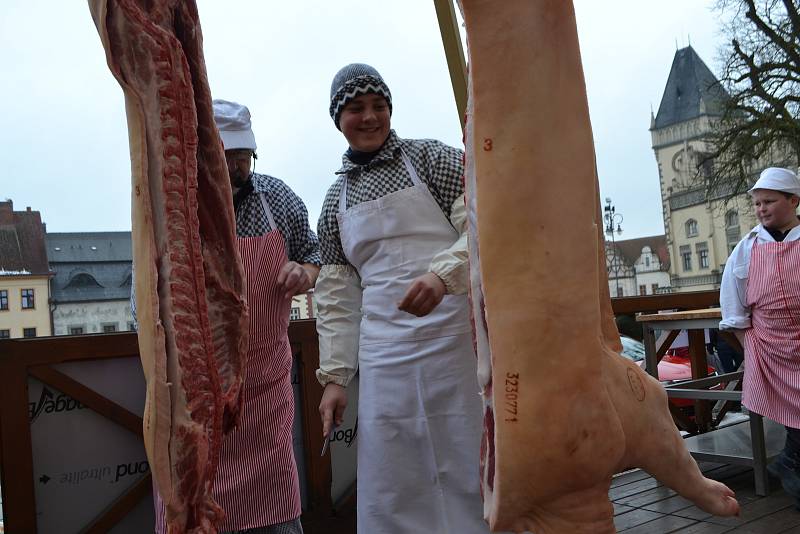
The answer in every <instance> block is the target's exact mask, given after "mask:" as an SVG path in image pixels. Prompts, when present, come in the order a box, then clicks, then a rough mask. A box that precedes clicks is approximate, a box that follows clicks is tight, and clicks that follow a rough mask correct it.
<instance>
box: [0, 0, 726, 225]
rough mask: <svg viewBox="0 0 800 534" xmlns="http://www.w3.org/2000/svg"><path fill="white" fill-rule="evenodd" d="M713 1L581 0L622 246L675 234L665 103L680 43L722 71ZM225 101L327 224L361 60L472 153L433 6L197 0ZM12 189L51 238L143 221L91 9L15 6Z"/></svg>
mask: <svg viewBox="0 0 800 534" xmlns="http://www.w3.org/2000/svg"><path fill="white" fill-rule="evenodd" d="M711 4H713V0H671V1H669V2H665V1H662V0H609V1H605V2H599V1H597V0H575V6H576V11H577V16H578V31H579V35H580V41H581V50H582V55H583V66H584V70H585V73H586V80H587V86H588V87H587V91H588V96H589V107H590V111H591V117H592V123H593V128H594V138H595V144H596V150H597V157H598V167H599V176H600V190H601V197H611V198H612V199H613V201H614V203H615V205H616V209H617V212H619V213H622V214H623V215H624V217H625V220H624V222H623V224H622V226H623V230H624V233H623V234H622V238H623V239H628V238H634V237H642V236H647V235H654V234H661V233H663V231H664V228H663V222H662V217H661V204H660V194H659V188H658V171H657V167H656V162H655V157H654V155H653V151H652V148H651V139H650V132H649V131H648V128H649V126H650V109H651V107H652V108H653V109H654V110H655V111H657V110H658V104H659V102H660V100H661V96H662V93H663V90H664V85H665V84H666V81H667V75H668V74H669V69H670V65H671V64H672V58H673V56H674V54H675V50H676V45H677V46H680V47H682V46H686V45H687V44H688V43H689V40H691V44H692V46H693V47H694V48H695V50H697V52H698V54H699V55H700V57H701V58H702V59H703V60H704V61H705V62H706V64H708V66H709V67H710V68H711V70H712V71H714V72H717V66H718V64H717V59H716V58H717V50H718V48H719V45H720V44H721V39H722V38H721V36H720V34H719V27H718V17H716V16H715V14H714V13H713V12H712V11H711V10H710V6H711ZM198 8H199V12H200V20H201V23H202V28H203V34H204V39H205V59H206V65H207V68H208V73H209V79H210V83H211V92H212V95H213V97H214V98H224V99H227V100H234V101H238V102H241V103H244V104H246V105H248V106H249V108H250V110H251V113H252V115H253V130H254V132H255V135H256V140H257V143H258V145H259V150H258V152H259V160H258V162H257V166H256V171H258V172H265V173H268V174H272V175H274V176H277V177H279V178H281V179H283V180H284V181H286V182H287V183H288V184H289V185H290V186H291V187H292V188H293V189H294V190H295V191H296V192H297V193H298V194H299V195H300V196H301V198H303V200H304V201H305V202H306V205H307V206H308V208H309V212H310V219H311V224H312V227H314V228H315V227H316V221H317V217H318V215H319V210H320V208H321V204H322V199H323V198H324V194H325V191H326V190H327V188H328V186H329V185H330V184H331V183H332V180H333V171H335V170H336V169H338V167H339V164H340V161H341V154H342V152H343V151H344V150H345V149H346V147H347V145H346V142H345V140H344V137H342V135H341V133H339V131H338V130H336V128H335V127H334V126H333V122H332V121H331V119H330V117H329V115H328V103H329V101H328V98H329V90H330V82H331V79H332V78H333V75H334V74H335V73H336V71H337V70H338V69H339V68H340V67H341V66H343V65H345V64H347V63H350V62H365V63H369V64H371V65H373V66H374V67H376V68H377V69H378V70H379V71H380V72H381V74H382V75H383V77H384V79H385V80H386V82H387V83H388V85H389V87H390V88H391V91H392V95H393V105H394V114H393V117H392V126H393V127H394V128H395V129H396V130H397V132H398V134H399V135H400V136H401V137H410V138H415V137H416V138H419V137H430V138H437V139H441V140H442V141H444V142H446V143H448V144H451V145H454V146H462V143H461V129H460V125H459V120H458V114H457V112H456V107H455V101H454V99H453V96H452V89H451V86H450V80H449V75H448V71H447V64H446V60H445V56H444V51H443V48H442V44H441V37H440V34H439V30H438V26H437V22H436V14H435V10H434V5H433V2H432V0H402V1H388V0H373V1H366V0H337V1H334V2H331V1H323V0H314V1H303V0H293V1H291V2H277V1H267V0H252V1H244V0H225V1H220V0H198ZM0 65H2V69H3V72H2V81H0V102H2V125H3V127H2V128H1V129H0V198H10V199H12V200H13V201H14V208H15V209H16V210H24V209H25V207H26V206H30V207H31V208H32V209H34V210H38V211H40V212H41V213H42V219H43V220H44V221H45V222H46V223H47V229H48V231H51V232H79V231H80V232H82V231H111V230H129V229H130V159H129V152H128V138H127V125H126V121H125V111H124V103H123V97H122V90H121V89H120V87H119V85H118V84H117V82H116V81H115V80H114V78H113V77H112V76H111V73H110V72H109V70H108V67H107V66H106V64H105V57H104V55H103V50H102V46H101V44H100V40H99V37H98V36H97V32H96V30H95V28H94V25H93V23H92V20H91V16H90V14H89V10H88V7H87V5H86V3H85V2H82V1H76V0H70V1H62V0H3V1H2V5H0Z"/></svg>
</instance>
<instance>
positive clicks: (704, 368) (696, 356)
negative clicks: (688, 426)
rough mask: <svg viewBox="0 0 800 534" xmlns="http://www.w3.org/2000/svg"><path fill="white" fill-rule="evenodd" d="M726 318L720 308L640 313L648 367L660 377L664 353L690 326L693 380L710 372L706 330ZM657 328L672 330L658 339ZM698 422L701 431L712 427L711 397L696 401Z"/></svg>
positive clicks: (696, 418) (716, 326)
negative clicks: (659, 363) (706, 399)
mask: <svg viewBox="0 0 800 534" xmlns="http://www.w3.org/2000/svg"><path fill="white" fill-rule="evenodd" d="M721 318H722V315H721V314H720V309H719V308H708V309H703V310H689V311H680V312H669V313H653V314H648V315H639V316H638V317H637V318H636V320H637V321H639V322H640V323H642V333H643V335H644V352H645V365H646V370H647V372H648V373H650V375H652V376H653V377H655V378H658V362H660V361H661V358H663V357H664V354H665V353H666V352H667V349H669V347H670V345H672V342H673V341H675V338H677V337H678V334H680V331H681V330H686V333H687V334H688V337H689V361H690V362H691V366H692V380H697V379H700V378H705V377H706V376H708V360H707V358H706V340H705V330H706V329H709V328H718V327H719V321H720V319H721ZM655 330H663V331H666V332H669V333H668V334H666V336H662V337H661V338H660V339H659V340H658V341H659V342H660V343H657V341H656V337H655ZM695 423H696V425H697V428H698V430H699V431H700V432H706V431H708V430H710V427H711V405H710V403H709V402H708V401H703V400H697V401H696V402H695Z"/></svg>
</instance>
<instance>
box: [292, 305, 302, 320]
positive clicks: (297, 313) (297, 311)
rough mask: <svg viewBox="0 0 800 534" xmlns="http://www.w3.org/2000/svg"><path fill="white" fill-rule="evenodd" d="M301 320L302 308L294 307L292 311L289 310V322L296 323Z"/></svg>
mask: <svg viewBox="0 0 800 534" xmlns="http://www.w3.org/2000/svg"><path fill="white" fill-rule="evenodd" d="M299 318H300V308H296V307H294V306H292V309H291V310H289V320H290V321H296V320H297V319H299Z"/></svg>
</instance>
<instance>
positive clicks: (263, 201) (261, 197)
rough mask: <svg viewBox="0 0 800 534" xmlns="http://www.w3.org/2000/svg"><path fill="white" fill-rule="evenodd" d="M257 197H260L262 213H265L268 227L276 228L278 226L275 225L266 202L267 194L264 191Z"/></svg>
mask: <svg viewBox="0 0 800 534" xmlns="http://www.w3.org/2000/svg"><path fill="white" fill-rule="evenodd" d="M258 198H260V199H261V205H262V206H264V213H266V214H267V221H269V229H270V231H271V230H277V229H278V227H277V226H276V225H275V219H274V218H273V217H272V210H271V209H269V204H268V203H267V195H266V193H260V194H259V195H258Z"/></svg>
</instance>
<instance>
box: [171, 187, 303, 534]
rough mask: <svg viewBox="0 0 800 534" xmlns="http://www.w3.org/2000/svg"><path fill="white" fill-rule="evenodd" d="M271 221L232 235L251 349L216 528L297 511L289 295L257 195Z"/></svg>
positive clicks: (221, 470)
mask: <svg viewBox="0 0 800 534" xmlns="http://www.w3.org/2000/svg"><path fill="white" fill-rule="evenodd" d="M261 202H262V205H263V206H264V210H265V211H266V214H267V218H268V220H269V223H270V227H271V228H273V230H272V231H271V232H269V233H267V234H265V235H262V236H258V237H243V238H241V237H240V238H237V239H236V242H237V245H238V247H239V253H240V254H241V257H242V263H243V265H244V272H245V277H246V279H247V303H248V306H249V308H250V347H249V349H248V351H247V366H246V369H245V381H244V394H243V400H244V406H243V408H242V412H241V422H240V423H239V427H238V428H237V429H236V430H234V431H233V432H231V433H230V434H228V435H227V436H225V437H224V438H223V439H222V450H221V451H220V458H219V467H218V469H217V476H216V479H215V480H214V490H213V494H214V499H215V500H216V501H217V502H218V503H219V505H220V506H222V508H223V510H225V519H224V520H223V522H222V525H220V527H221V531H222V532H228V531H237V530H245V529H250V528H258V527H265V526H270V525H277V524H279V523H285V522H287V521H291V520H293V519H296V518H298V517H300V513H301V510H300V483H299V479H298V475H297V464H296V463H295V458H294V451H293V449H292V422H293V420H294V397H293V393H292V384H291V369H292V352H291V347H290V345H289V336H288V330H287V329H288V326H289V309H290V306H291V300H290V299H286V298H284V292H283V290H281V289H279V288H278V287H277V285H276V280H277V278H278V273H279V272H280V270H281V268H282V267H283V266H284V265H285V264H286V262H287V261H288V260H287V256H286V247H285V244H284V241H283V236H282V235H281V232H280V230H278V229H277V227H276V226H275V221H274V219H273V217H272V213H271V211H270V209H269V206H268V205H267V203H266V201H265V200H264V196H263V195H261ZM165 532H166V524H165V507H164V503H163V501H162V500H161V497H160V496H158V495H156V533H157V534H164V533H165Z"/></svg>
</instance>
